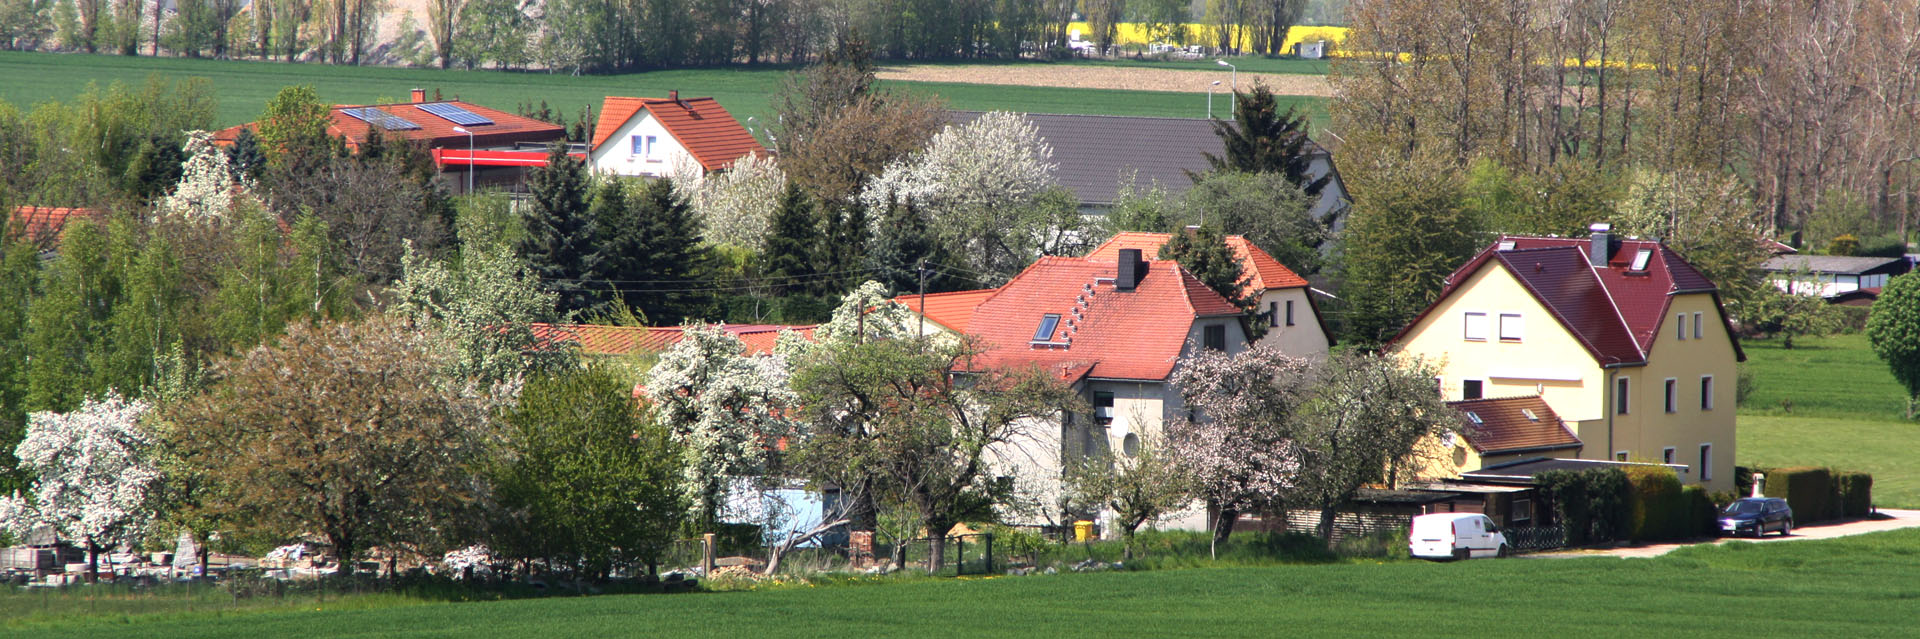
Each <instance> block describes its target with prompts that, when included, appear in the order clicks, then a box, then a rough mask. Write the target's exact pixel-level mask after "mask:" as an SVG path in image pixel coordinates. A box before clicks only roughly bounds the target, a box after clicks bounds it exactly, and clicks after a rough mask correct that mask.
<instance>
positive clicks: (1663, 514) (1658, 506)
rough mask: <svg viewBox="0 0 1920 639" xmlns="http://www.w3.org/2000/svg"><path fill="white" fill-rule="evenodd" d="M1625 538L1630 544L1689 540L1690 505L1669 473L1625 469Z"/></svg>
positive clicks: (1652, 468) (1654, 468)
mask: <svg viewBox="0 0 1920 639" xmlns="http://www.w3.org/2000/svg"><path fill="white" fill-rule="evenodd" d="M1626 475H1627V482H1628V485H1629V486H1630V489H1629V490H1628V492H1627V509H1628V513H1629V514H1628V517H1627V537H1628V538H1630V539H1633V540H1634V541H1649V540H1656V539H1682V538H1686V537H1691V536H1692V530H1691V529H1692V528H1693V526H1692V523H1691V518H1692V514H1693V513H1691V512H1690V511H1689V508H1688V507H1689V506H1690V502H1689V501H1688V499H1687V497H1686V496H1685V495H1682V494H1681V491H1680V477H1679V476H1678V475H1675V474H1674V472H1673V469H1671V468H1663V467H1657V466H1635V467H1632V468H1629V469H1627V471H1626Z"/></svg>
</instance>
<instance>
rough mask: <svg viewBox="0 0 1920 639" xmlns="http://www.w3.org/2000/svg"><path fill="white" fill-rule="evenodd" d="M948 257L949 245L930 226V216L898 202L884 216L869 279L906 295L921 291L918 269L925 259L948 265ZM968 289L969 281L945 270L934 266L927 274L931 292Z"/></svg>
mask: <svg viewBox="0 0 1920 639" xmlns="http://www.w3.org/2000/svg"><path fill="white" fill-rule="evenodd" d="M947 258H948V254H947V251H946V244H945V243H942V242H941V241H940V240H939V238H937V237H935V236H934V234H933V231H932V230H931V229H929V228H927V218H926V216H925V215H923V214H921V213H920V211H918V210H916V209H915V208H914V207H912V206H909V205H905V204H894V205H893V206H890V207H887V211H886V214H885V215H883V216H881V217H880V226H879V228H878V229H877V232H876V233H874V236H873V250H872V251H869V252H868V253H867V259H866V265H867V268H870V269H873V272H872V274H871V275H870V276H869V279H872V280H874V281H877V282H880V283H881V284H885V285H886V286H887V289H888V290H891V291H894V292H897V293H901V294H906V293H914V292H918V291H919V290H920V274H919V271H918V269H919V267H920V263H921V262H922V261H925V262H930V263H933V264H945V263H948V259H947ZM965 288H968V283H967V282H965V281H963V280H959V279H957V278H953V277H950V276H948V275H947V273H946V272H945V271H941V270H939V269H930V270H929V271H928V273H927V292H929V293H939V292H942V291H957V290H962V289H965Z"/></svg>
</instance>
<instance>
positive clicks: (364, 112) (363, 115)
mask: <svg viewBox="0 0 1920 639" xmlns="http://www.w3.org/2000/svg"><path fill="white" fill-rule="evenodd" d="M340 112H341V113H345V114H347V115H349V116H352V117H353V118H354V119H357V120H360V121H362V122H366V123H367V124H372V125H376V126H379V127H380V128H382V129H386V130H388V131H412V130H414V129H418V128H420V125H418V124H414V123H413V121H412V120H408V119H406V118H403V117H400V116H397V115H394V114H392V113H388V112H386V111H381V110H379V109H376V108H373V107H359V108H355V109H341V111H340Z"/></svg>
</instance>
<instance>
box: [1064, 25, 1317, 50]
mask: <svg viewBox="0 0 1920 639" xmlns="http://www.w3.org/2000/svg"><path fill="white" fill-rule="evenodd" d="M1180 26H1181V27H1183V28H1185V29H1186V30H1187V33H1189V34H1191V35H1190V36H1189V37H1188V38H1187V41H1188V42H1195V43H1199V42H1202V41H1203V38H1204V35H1203V34H1205V33H1206V25H1203V24H1199V23H1195V22H1189V23H1187V24H1184V25H1180ZM1067 29H1068V31H1070V32H1078V33H1079V34H1080V37H1081V38H1083V39H1088V40H1091V39H1092V38H1089V37H1087V36H1088V34H1091V33H1092V32H1093V29H1092V28H1091V27H1088V26H1087V23H1085V22H1075V23H1073V24H1070V25H1067ZM1346 39H1347V28H1346V27H1310V26H1297V27H1294V28H1292V29H1289V30H1287V42H1286V44H1285V47H1284V50H1289V51H1290V50H1292V49H1293V45H1295V44H1299V43H1301V42H1312V41H1314V40H1326V41H1328V42H1334V43H1338V42H1341V41H1344V40H1346ZM1247 40H1248V38H1247V37H1246V36H1244V35H1243V36H1242V37H1241V38H1240V47H1241V48H1242V49H1244V48H1247V46H1248V44H1247ZM1115 44H1120V45H1128V44H1151V42H1149V41H1148V40H1147V33H1146V29H1145V28H1144V26H1143V25H1141V24H1139V23H1135V22H1122V23H1120V34H1119V40H1118V42H1116V43H1115Z"/></svg>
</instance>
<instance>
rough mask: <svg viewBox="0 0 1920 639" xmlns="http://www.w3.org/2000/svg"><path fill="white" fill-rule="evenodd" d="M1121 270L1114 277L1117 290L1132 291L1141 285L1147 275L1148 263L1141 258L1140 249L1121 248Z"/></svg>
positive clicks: (1114, 287) (1114, 286)
mask: <svg viewBox="0 0 1920 639" xmlns="http://www.w3.org/2000/svg"><path fill="white" fill-rule="evenodd" d="M1118 266H1119V267H1120V270H1119V272H1118V273H1116V274H1115V275H1116V277H1114V279H1113V289H1114V290H1116V291H1131V290H1133V289H1134V287H1137V286H1140V280H1142V279H1145V278H1146V277H1147V264H1146V262H1143V261H1141V260H1140V249H1137V248H1126V249H1120V263H1119V264H1118Z"/></svg>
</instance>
